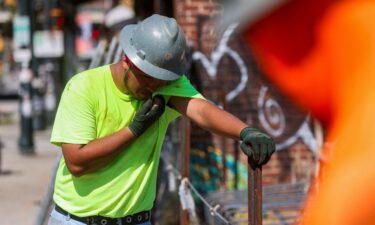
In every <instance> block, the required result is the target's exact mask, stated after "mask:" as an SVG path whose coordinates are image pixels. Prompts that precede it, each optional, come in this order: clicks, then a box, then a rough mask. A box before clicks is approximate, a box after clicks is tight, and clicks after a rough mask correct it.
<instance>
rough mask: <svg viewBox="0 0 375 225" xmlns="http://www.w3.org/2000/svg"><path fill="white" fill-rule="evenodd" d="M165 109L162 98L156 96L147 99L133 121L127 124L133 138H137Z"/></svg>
mask: <svg viewBox="0 0 375 225" xmlns="http://www.w3.org/2000/svg"><path fill="white" fill-rule="evenodd" d="M164 109H165V102H164V98H163V97H162V96H161V95H157V96H155V97H154V98H152V99H151V98H149V99H147V100H146V101H145V103H144V104H143V106H142V107H141V108H140V109H139V110H138V111H137V113H136V114H135V116H134V118H133V121H132V122H131V123H130V124H129V129H130V131H131V132H132V133H133V134H134V136H136V137H139V136H140V135H141V134H142V133H143V132H144V131H145V130H147V128H148V127H150V126H151V125H152V124H153V123H154V122H155V121H156V120H158V119H159V117H160V116H161V115H162V114H163V112H164Z"/></svg>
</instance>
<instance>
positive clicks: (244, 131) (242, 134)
mask: <svg viewBox="0 0 375 225" xmlns="http://www.w3.org/2000/svg"><path fill="white" fill-rule="evenodd" d="M252 132H260V131H259V130H258V129H256V128H254V127H245V128H243V129H242V130H241V132H240V139H241V140H243V139H244V138H245V136H246V135H247V134H249V133H252Z"/></svg>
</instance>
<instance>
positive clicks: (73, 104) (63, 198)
mask: <svg viewBox="0 0 375 225" xmlns="http://www.w3.org/2000/svg"><path fill="white" fill-rule="evenodd" d="M120 44H121V47H122V49H123V51H124V57H123V59H122V60H121V61H120V62H118V63H116V64H113V65H105V66H103V67H99V68H95V69H92V70H88V71H85V72H82V73H80V74H78V75H76V76H74V77H73V78H72V79H71V80H70V81H69V82H68V84H67V85H66V87H65V90H64V92H63V95H62V98H61V102H60V105H59V108H58V112H57V115H56V119H55V124H54V127H53V132H52V137H51V142H52V143H54V144H57V145H59V146H61V148H62V151H63V155H64V158H63V159H62V160H61V162H60V165H59V169H58V171H57V176H56V182H55V192H54V201H55V203H56V207H55V209H54V211H53V212H52V213H51V218H50V222H49V224H60V223H62V224H64V222H65V221H67V220H69V222H70V224H85V223H86V224H150V223H149V219H150V213H149V210H150V209H151V208H152V206H153V201H154V198H155V191H156V190H155V189H156V176H157V167H158V162H159V156H160V150H161V146H162V143H163V138H164V136H165V133H166V130H167V127H168V124H169V123H170V122H171V121H172V120H174V119H175V118H176V117H177V116H178V115H180V114H182V115H184V116H187V117H188V118H190V119H191V120H192V121H193V122H195V123H197V124H198V125H199V126H201V127H203V128H205V129H208V130H210V131H212V132H215V133H218V134H221V135H224V136H227V137H231V138H234V139H242V141H243V143H242V147H243V150H244V152H245V153H246V154H248V155H249V157H250V159H251V160H252V161H253V162H254V163H255V164H256V165H258V166H260V165H262V164H264V163H266V162H267V161H268V160H269V158H270V156H271V154H272V153H273V152H274V151H275V145H274V143H273V141H272V139H271V138H270V137H269V136H267V135H266V134H263V133H261V132H260V131H258V130H256V129H255V128H249V127H248V126H247V125H246V124H245V123H243V122H241V121H240V120H239V119H237V118H236V117H234V116H233V115H231V114H229V113H227V112H225V111H223V110H221V109H219V108H217V107H216V106H214V105H212V104H211V103H209V102H208V101H206V100H205V99H204V98H203V97H202V96H201V95H200V94H199V93H198V92H197V91H196V90H195V89H194V88H193V87H192V86H191V84H190V82H189V81H188V80H187V78H186V77H185V76H181V74H182V73H183V65H184V59H185V37H184V34H183V32H182V30H181V28H180V27H179V26H178V25H177V23H176V21H175V20H174V19H171V18H167V17H163V16H159V15H153V16H151V17H149V18H147V19H145V20H144V21H143V22H141V23H139V24H138V25H128V26H125V27H124V28H123V29H122V31H121V34H120Z"/></svg>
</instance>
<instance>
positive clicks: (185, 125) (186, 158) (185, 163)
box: [180, 118, 190, 225]
mask: <svg viewBox="0 0 375 225" xmlns="http://www.w3.org/2000/svg"><path fill="white" fill-rule="evenodd" d="M181 131H182V132H181V135H182V137H181V147H182V151H181V176H182V177H183V178H184V177H187V178H189V176H190V120H188V119H187V118H182V119H181ZM180 225H189V214H188V211H187V210H183V209H182V207H181V206H180Z"/></svg>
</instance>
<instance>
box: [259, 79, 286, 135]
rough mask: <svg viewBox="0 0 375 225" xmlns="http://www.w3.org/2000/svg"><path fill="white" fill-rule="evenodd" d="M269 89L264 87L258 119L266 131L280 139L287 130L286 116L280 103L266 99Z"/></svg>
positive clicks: (260, 94)
mask: <svg viewBox="0 0 375 225" xmlns="http://www.w3.org/2000/svg"><path fill="white" fill-rule="evenodd" d="M267 89H268V88H267V87H265V86H262V88H261V89H260V93H259V98H258V102H257V105H258V118H259V121H260V123H261V125H262V126H263V127H264V129H265V130H266V131H267V132H268V133H269V134H271V135H272V136H273V137H279V136H280V135H281V134H282V133H283V132H284V129H285V116H284V113H283V110H282V108H281V107H280V105H279V103H277V102H276V101H275V100H274V99H272V98H267V99H266V92H267Z"/></svg>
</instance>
